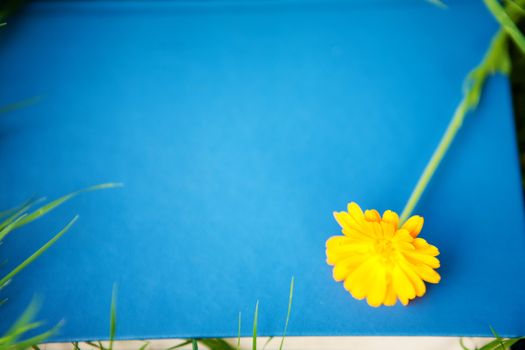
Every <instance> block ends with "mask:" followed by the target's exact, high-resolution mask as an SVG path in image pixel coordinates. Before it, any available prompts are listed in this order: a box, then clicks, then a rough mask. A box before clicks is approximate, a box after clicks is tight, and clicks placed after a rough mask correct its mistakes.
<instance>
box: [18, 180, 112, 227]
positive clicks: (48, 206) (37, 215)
mask: <svg viewBox="0 0 525 350" xmlns="http://www.w3.org/2000/svg"><path fill="white" fill-rule="evenodd" d="M121 186H122V184H120V183H105V184H100V185H96V186H91V187H88V188H85V189H82V190H79V191H76V192H72V193H70V194H67V195H65V196H63V197H60V198H58V199H55V200H54V201H52V202H50V203H48V204H46V205H44V206H42V207H40V208H38V209H37V210H35V211H34V212H32V213H31V214H29V215H27V216H26V217H25V218H24V219H23V220H20V222H19V223H18V224H17V225H16V228H18V227H21V226H24V225H27V224H28V223H30V222H32V221H34V220H36V219H38V218H40V217H41V216H43V215H45V214H47V213H49V212H50V211H51V210H53V209H55V208H56V207H58V206H60V205H61V204H62V203H64V202H66V201H68V200H70V199H72V198H74V197H76V196H78V195H79V194H81V193H85V192H92V191H98V190H102V189H106V188H114V187H121Z"/></svg>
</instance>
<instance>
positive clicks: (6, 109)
mask: <svg viewBox="0 0 525 350" xmlns="http://www.w3.org/2000/svg"><path fill="white" fill-rule="evenodd" d="M39 100H40V96H33V97H30V98H26V99H24V100H22V101H18V102H15V103H10V104H8V105H5V106H2V107H0V113H8V112H11V111H14V110H16V109H19V108H23V107H27V106H29V105H32V104H33V103H36V102H38V101H39Z"/></svg>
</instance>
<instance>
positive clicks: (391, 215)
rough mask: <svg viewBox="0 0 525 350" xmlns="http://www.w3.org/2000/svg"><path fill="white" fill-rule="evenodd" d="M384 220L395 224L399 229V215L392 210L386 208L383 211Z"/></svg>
mask: <svg viewBox="0 0 525 350" xmlns="http://www.w3.org/2000/svg"><path fill="white" fill-rule="evenodd" d="M383 221H385V222H389V223H391V224H393V225H394V228H395V229H397V226H398V225H399V216H398V215H397V213H395V212H393V211H392V210H386V211H385V212H384V213H383Z"/></svg>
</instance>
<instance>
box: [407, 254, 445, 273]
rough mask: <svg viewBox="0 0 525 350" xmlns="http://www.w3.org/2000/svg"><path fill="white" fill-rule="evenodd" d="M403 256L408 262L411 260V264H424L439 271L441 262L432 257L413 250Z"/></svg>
mask: <svg viewBox="0 0 525 350" xmlns="http://www.w3.org/2000/svg"><path fill="white" fill-rule="evenodd" d="M403 255H404V256H405V257H406V258H407V260H409V261H410V262H412V263H413V264H416V265H417V264H420V263H423V264H425V265H428V266H430V267H431V268H434V269H437V268H438V267H439V266H440V263H439V260H438V259H437V258H436V257H434V256H432V255H427V254H422V253H419V252H417V251H415V250H412V251H407V250H405V251H403Z"/></svg>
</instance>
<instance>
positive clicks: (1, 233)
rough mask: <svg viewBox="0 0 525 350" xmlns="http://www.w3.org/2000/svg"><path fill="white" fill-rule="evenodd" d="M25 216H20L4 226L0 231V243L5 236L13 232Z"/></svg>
mask: <svg viewBox="0 0 525 350" xmlns="http://www.w3.org/2000/svg"><path fill="white" fill-rule="evenodd" d="M26 216H27V214H22V215H21V216H19V217H18V218H16V219H15V220H14V221H13V222H11V223H9V225H7V226H5V227H4V228H3V229H1V230H0V242H1V241H2V240H3V239H4V238H5V236H7V235H8V234H9V233H10V232H11V231H13V230H14V229H15V227H16V225H17V224H18V222H20V220H23V219H24V218H25V217H26Z"/></svg>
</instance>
